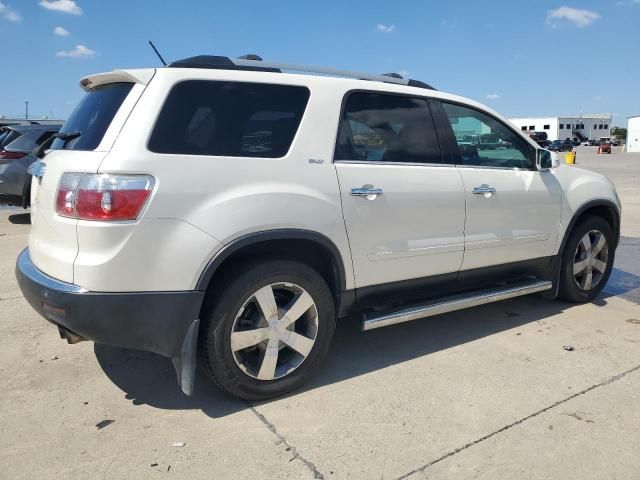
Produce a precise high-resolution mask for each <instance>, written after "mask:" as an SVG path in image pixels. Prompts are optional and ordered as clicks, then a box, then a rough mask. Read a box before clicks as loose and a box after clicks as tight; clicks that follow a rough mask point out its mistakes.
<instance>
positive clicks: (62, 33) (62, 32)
mask: <svg viewBox="0 0 640 480" xmlns="http://www.w3.org/2000/svg"><path fill="white" fill-rule="evenodd" d="M53 34H54V35H57V36H58V37H68V36H69V30H67V29H66V28H64V27H56V28H54V29H53Z"/></svg>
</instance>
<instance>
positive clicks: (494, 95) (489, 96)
mask: <svg viewBox="0 0 640 480" xmlns="http://www.w3.org/2000/svg"><path fill="white" fill-rule="evenodd" d="M499 98H500V95H498V94H497V93H487V99H488V100H497V99H499Z"/></svg>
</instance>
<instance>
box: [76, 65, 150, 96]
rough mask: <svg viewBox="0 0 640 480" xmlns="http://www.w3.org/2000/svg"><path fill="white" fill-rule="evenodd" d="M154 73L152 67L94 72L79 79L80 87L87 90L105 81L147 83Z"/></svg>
mask: <svg viewBox="0 0 640 480" xmlns="http://www.w3.org/2000/svg"><path fill="white" fill-rule="evenodd" d="M154 73H155V69H153V68H145V69H135V70H114V71H112V72H105V73H96V74H95V75H89V76H86V77H84V78H83V79H81V80H80V87H82V89H83V90H85V91H87V92H88V91H89V90H92V89H94V88H96V87H99V86H100V85H105V84H107V83H118V82H127V83H140V84H142V85H146V84H148V83H149V81H150V80H151V78H153V75H154Z"/></svg>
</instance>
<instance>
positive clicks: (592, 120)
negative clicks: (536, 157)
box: [509, 113, 611, 141]
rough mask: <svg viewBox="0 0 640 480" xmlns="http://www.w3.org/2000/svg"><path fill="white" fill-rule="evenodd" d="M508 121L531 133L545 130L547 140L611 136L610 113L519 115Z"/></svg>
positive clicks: (590, 138)
mask: <svg viewBox="0 0 640 480" xmlns="http://www.w3.org/2000/svg"><path fill="white" fill-rule="evenodd" d="M509 121H510V122H511V123H513V124H514V125H515V126H516V127H517V128H519V129H520V130H522V131H523V132H526V133H528V134H532V133H534V132H545V133H546V134H547V138H548V139H549V140H565V139H567V138H569V139H571V140H578V141H585V140H598V139H599V138H600V137H610V136H611V114H610V113H591V114H586V115H567V116H563V117H519V118H510V119H509Z"/></svg>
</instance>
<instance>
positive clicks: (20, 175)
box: [0, 125, 61, 208]
mask: <svg viewBox="0 0 640 480" xmlns="http://www.w3.org/2000/svg"><path fill="white" fill-rule="evenodd" d="M60 127H61V125H12V126H10V127H3V130H2V132H1V133H0V204H8V205H14V206H21V207H22V208H27V207H28V206H29V197H30V187H31V176H30V175H29V174H28V172H27V169H28V168H29V165H31V164H32V163H33V162H35V161H36V160H37V158H36V157H35V156H34V155H33V154H32V153H31V151H32V150H33V149H34V148H36V147H37V146H39V145H40V144H42V143H43V142H44V141H45V140H46V139H47V138H49V137H51V136H52V135H53V134H54V133H56V132H57V131H58V130H60Z"/></svg>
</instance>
